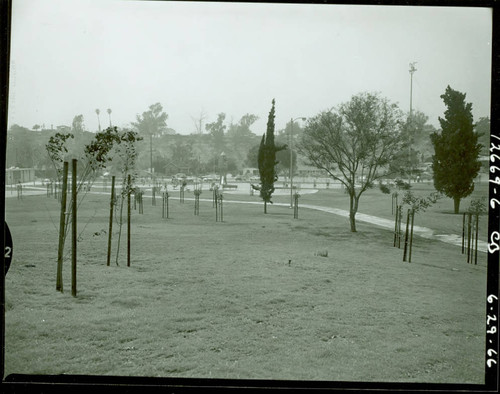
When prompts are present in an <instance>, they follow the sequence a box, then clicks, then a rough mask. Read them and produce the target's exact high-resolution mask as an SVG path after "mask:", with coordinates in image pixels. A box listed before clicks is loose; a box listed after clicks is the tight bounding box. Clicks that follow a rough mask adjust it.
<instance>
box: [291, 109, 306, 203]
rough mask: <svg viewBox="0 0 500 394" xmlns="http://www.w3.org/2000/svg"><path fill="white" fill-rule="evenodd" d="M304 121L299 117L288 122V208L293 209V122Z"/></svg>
mask: <svg viewBox="0 0 500 394" xmlns="http://www.w3.org/2000/svg"><path fill="white" fill-rule="evenodd" d="M299 119H302V120H306V118H304V117H302V116H299V117H298V118H295V119H293V118H292V120H291V121H290V208H293V171H292V165H293V151H292V147H293V122H295V121H296V120H299Z"/></svg>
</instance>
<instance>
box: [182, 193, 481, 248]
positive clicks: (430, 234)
mask: <svg viewBox="0 0 500 394" xmlns="http://www.w3.org/2000/svg"><path fill="white" fill-rule="evenodd" d="M186 200H194V199H187V198H186ZM200 200H201V201H212V200H211V199H201V198H200ZM224 203H233V204H234V203H235V204H262V202H261V201H235V200H224ZM273 205H277V206H285V207H288V206H290V205H289V204H287V203H274V204H273ZM300 208H301V209H302V208H306V209H314V210H316V211H322V212H327V213H331V214H333V215H338V216H342V217H345V218H349V211H346V210H345V209H338V208H329V207H324V206H320V205H311V204H301V205H300ZM356 220H357V221H360V222H365V223H370V224H374V225H376V226H379V227H383V228H386V229H389V230H394V221H393V220H389V219H384V218H381V217H378V216H373V215H367V214H364V213H360V212H358V213H357V214H356ZM405 224H406V223H405V222H401V225H405ZM413 234H416V235H419V236H421V237H422V238H427V239H434V240H438V241H442V242H445V243H447V244H451V245H456V246H460V247H462V237H461V236H459V235H456V234H436V233H435V231H434V230H432V229H431V228H428V227H422V226H414V227H413ZM487 248H488V244H487V243H486V242H484V241H478V248H477V250H478V251H479V252H484V253H486V252H487V250H488V249H487Z"/></svg>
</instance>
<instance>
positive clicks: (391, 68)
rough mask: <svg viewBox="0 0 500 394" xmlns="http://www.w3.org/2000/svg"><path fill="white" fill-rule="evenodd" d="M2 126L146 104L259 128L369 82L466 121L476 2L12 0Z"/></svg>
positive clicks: (187, 122) (487, 72)
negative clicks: (249, 117) (453, 105)
mask: <svg viewBox="0 0 500 394" xmlns="http://www.w3.org/2000/svg"><path fill="white" fill-rule="evenodd" d="M12 13H13V15H12V41H11V75H10V99H9V125H12V124H14V123H17V124H19V125H22V126H25V127H28V128H31V127H32V126H33V125H35V124H43V123H44V124H45V126H46V127H50V125H51V124H52V125H53V126H54V127H55V126H57V125H63V124H65V125H71V123H72V120H73V118H74V116H75V115H79V114H82V115H83V116H84V121H85V127H86V129H88V130H91V131H95V130H97V127H98V126H97V116H96V113H95V109H96V108H99V109H100V111H101V115H100V117H101V124H102V125H103V126H106V125H108V124H109V120H108V115H107V113H106V109H108V108H111V110H112V114H111V116H112V120H113V124H114V125H117V126H120V127H124V126H127V125H128V124H129V123H130V122H131V121H134V120H135V116H136V114H141V113H142V112H143V111H145V110H147V109H148V107H149V106H150V105H151V104H153V103H156V102H160V103H161V104H162V106H163V108H164V110H165V112H167V114H168V120H167V126H168V127H171V128H173V129H175V130H176V131H177V132H178V133H181V134H189V133H192V132H194V131H195V126H194V123H193V120H192V118H193V117H194V118H196V117H199V115H200V113H202V112H204V113H205V114H206V122H213V121H215V120H216V118H217V114H218V113H220V112H224V113H226V120H227V122H228V123H229V122H230V121H231V120H233V122H237V121H239V119H240V118H241V116H243V115H244V114H246V113H251V114H255V115H257V116H259V118H260V119H259V121H257V122H256V123H255V124H254V126H253V127H252V131H254V132H255V133H256V134H259V135H260V134H262V133H264V132H265V127H266V122H267V115H268V113H269V110H270V108H271V100H272V99H273V98H275V99H276V120H275V122H276V129H282V128H284V127H285V124H286V122H287V121H289V120H290V119H291V118H296V117H302V116H304V117H309V116H313V115H315V114H317V113H318V112H320V111H322V110H325V109H328V108H331V107H333V106H337V105H338V104H340V103H342V102H345V101H348V100H349V99H350V98H351V97H352V96H353V95H354V94H357V93H360V92H363V91H370V92H380V94H381V95H382V96H385V97H387V98H388V99H389V100H391V101H393V102H396V103H398V104H399V106H400V107H401V108H402V109H403V110H404V111H409V106H410V73H409V63H410V62H417V63H416V69H417V71H416V72H415V73H414V75H413V109H414V110H420V111H422V112H424V113H425V114H426V115H428V116H429V123H431V124H434V125H435V126H438V116H443V112H444V109H445V108H444V104H443V102H442V100H441V98H440V97H439V96H440V95H441V94H443V93H444V90H445V89H446V86H447V85H450V86H451V87H452V88H453V89H455V90H459V91H461V92H465V93H466V94H467V97H466V100H467V101H468V102H472V104H473V114H474V119H475V120H478V119H479V117H482V116H489V115H490V92H491V44H492V36H491V34H492V12H491V10H490V9H488V8H450V7H422V6H419V7H407V6H399V7H398V6H350V5H304V4H302V5H288V4H280V3H277V4H269V3H268V4H262V3H261V4H255V3H254V4H248V3H242V4H238V3H198V2H175V1H174V2H161V1H160V2H149V1H118V0H115V1H112V0H84V1H82V0H16V1H14V2H13V10H12Z"/></svg>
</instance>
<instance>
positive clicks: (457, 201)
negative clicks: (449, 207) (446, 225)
mask: <svg viewBox="0 0 500 394" xmlns="http://www.w3.org/2000/svg"><path fill="white" fill-rule="evenodd" d="M453 207H454V211H455V213H458V211H459V210H460V197H454V198H453Z"/></svg>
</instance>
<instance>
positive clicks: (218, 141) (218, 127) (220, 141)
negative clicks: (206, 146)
mask: <svg viewBox="0 0 500 394" xmlns="http://www.w3.org/2000/svg"><path fill="white" fill-rule="evenodd" d="M225 119H226V114H225V113H223V112H221V113H220V114H218V115H217V120H216V121H215V122H212V123H207V124H205V129H206V130H207V131H208V134H209V135H210V136H211V139H212V144H213V147H214V151H215V155H216V156H218V155H220V154H221V153H222V152H223V151H224V148H225V138H224V136H225V134H224V131H225V130H226V125H225V124H224V120H225Z"/></svg>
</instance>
